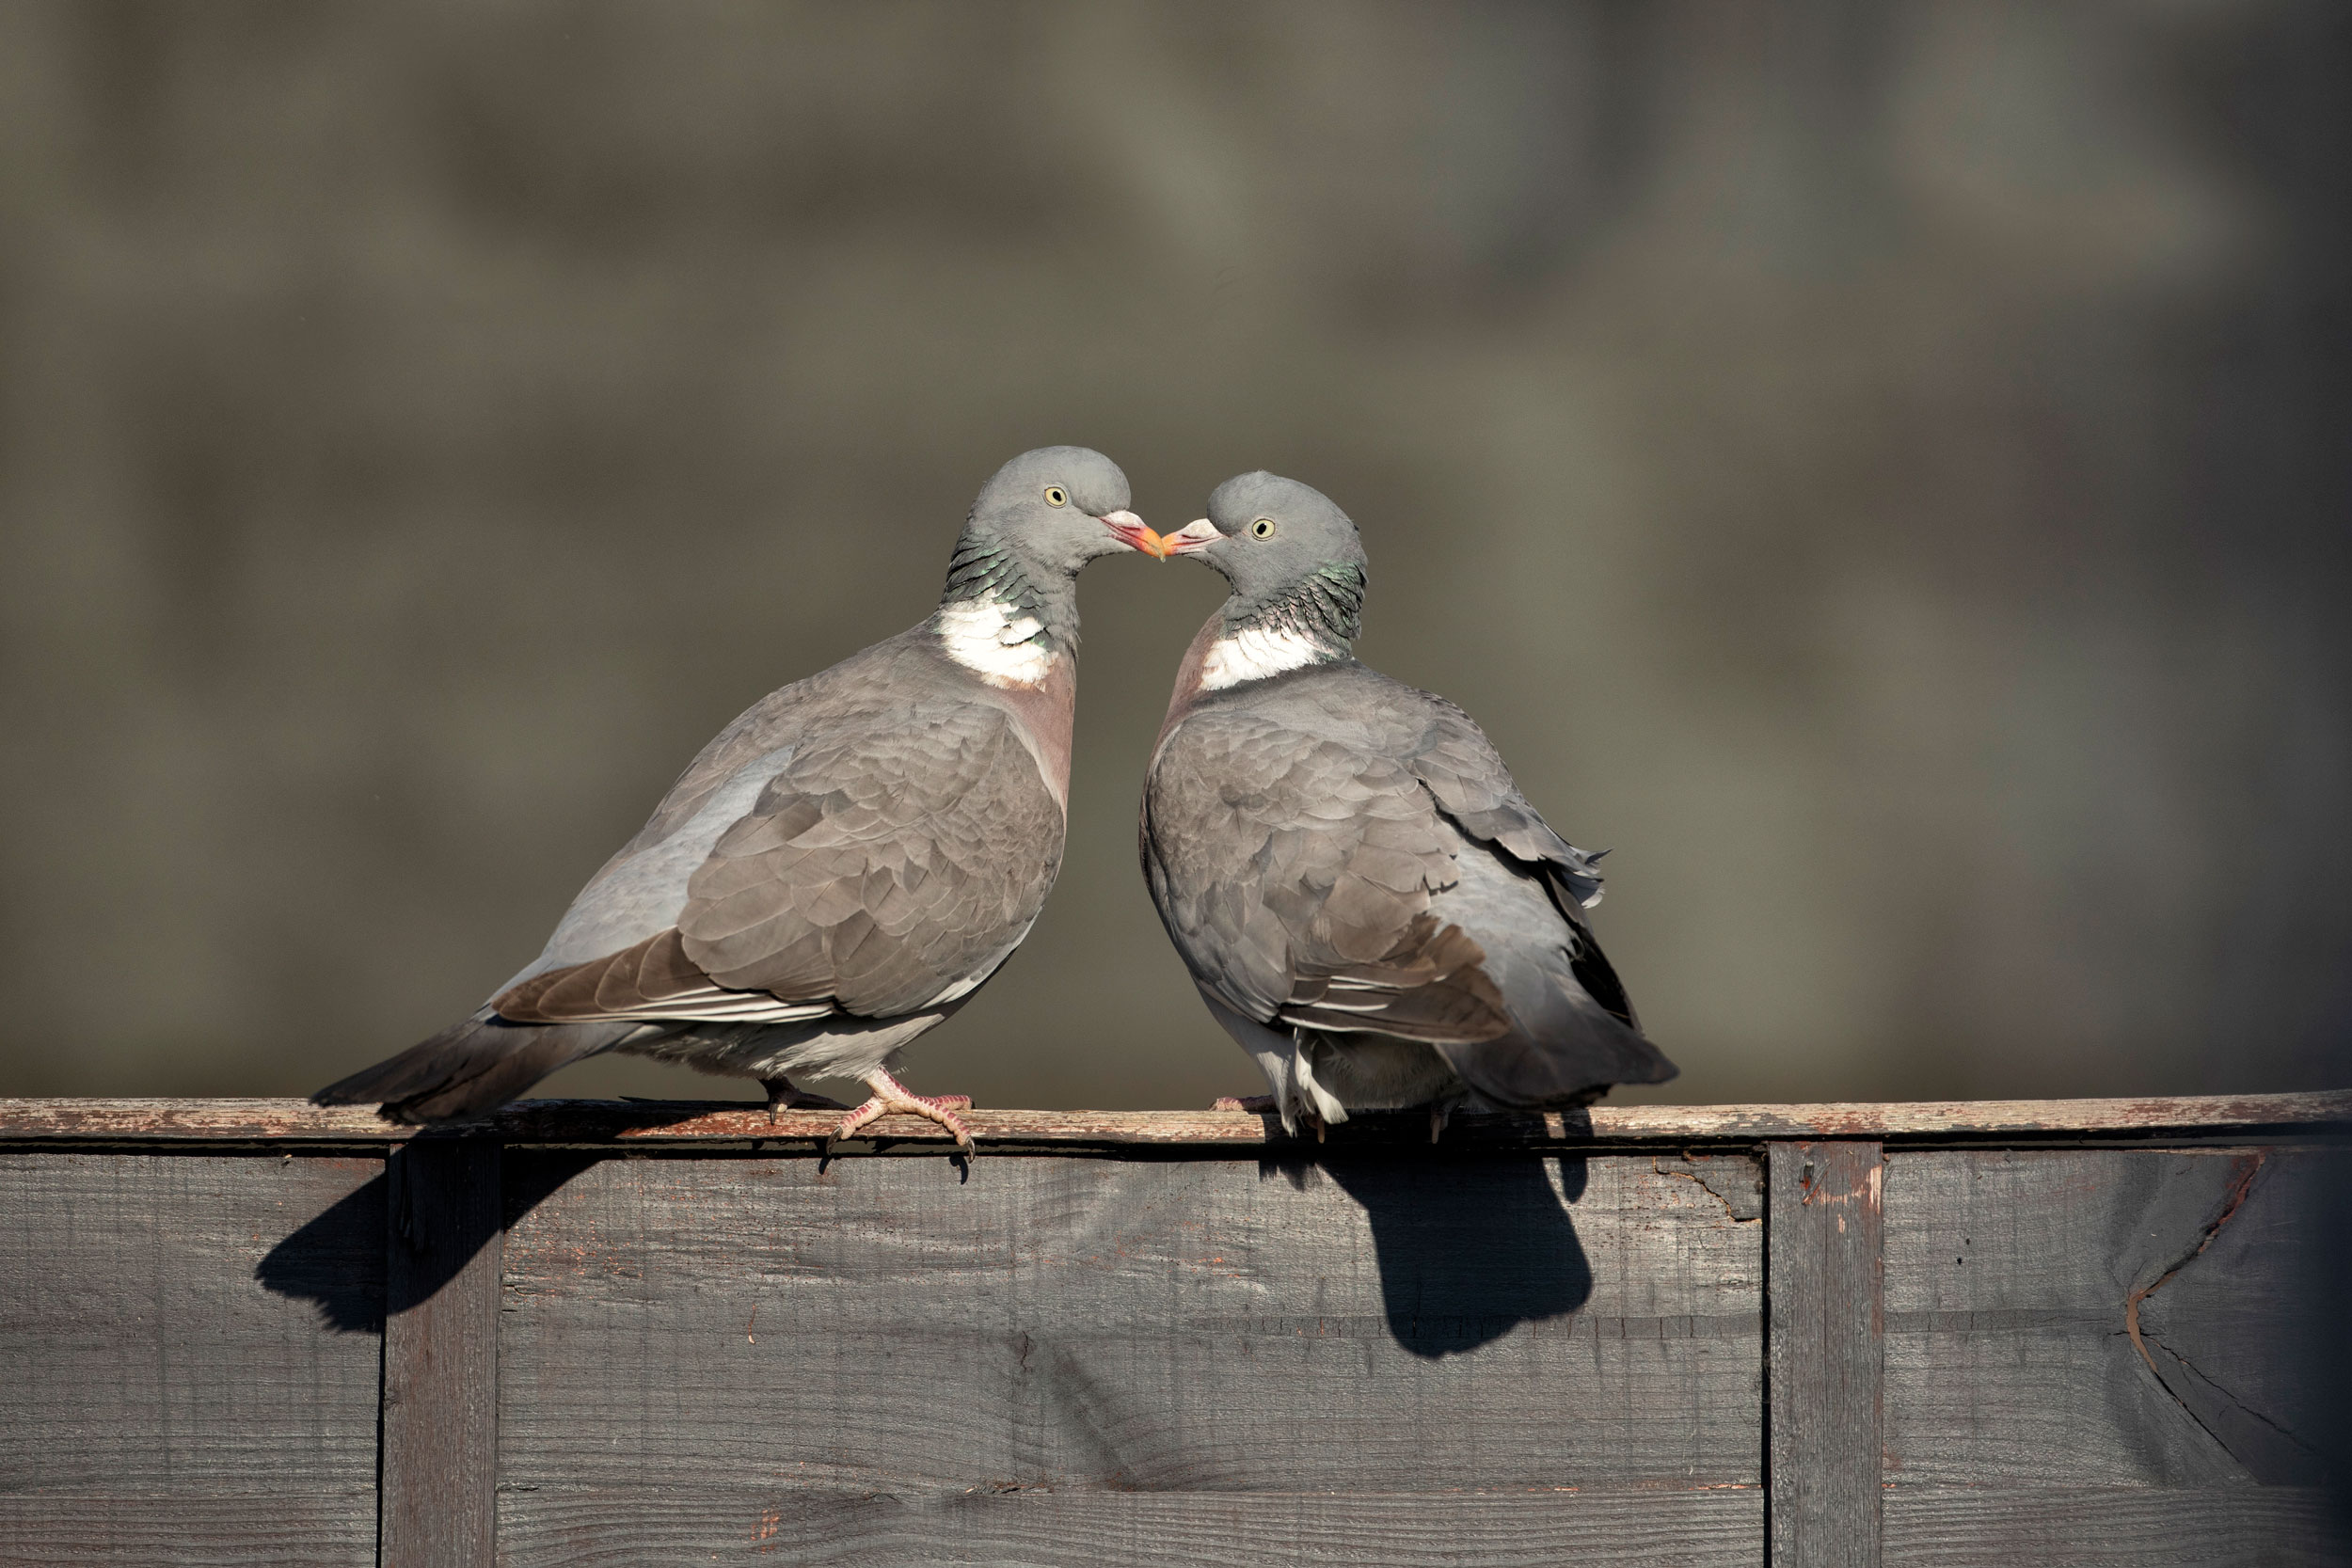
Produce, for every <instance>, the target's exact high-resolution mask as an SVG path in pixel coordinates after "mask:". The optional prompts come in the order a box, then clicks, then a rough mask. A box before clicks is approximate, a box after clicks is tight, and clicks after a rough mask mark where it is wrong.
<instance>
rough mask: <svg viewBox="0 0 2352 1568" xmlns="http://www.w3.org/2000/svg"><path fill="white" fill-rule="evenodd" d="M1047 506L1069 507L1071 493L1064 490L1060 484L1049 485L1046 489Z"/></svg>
mask: <svg viewBox="0 0 2352 1568" xmlns="http://www.w3.org/2000/svg"><path fill="white" fill-rule="evenodd" d="M1045 504H1046V505H1048V506H1068V505H1069V504H1070V492H1069V491H1067V490H1065V489H1063V488H1062V487H1061V486H1060V485H1058V484H1049V485H1047V486H1046V487H1045Z"/></svg>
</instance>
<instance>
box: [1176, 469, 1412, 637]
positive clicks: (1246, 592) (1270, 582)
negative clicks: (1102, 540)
mask: <svg viewBox="0 0 2352 1568" xmlns="http://www.w3.org/2000/svg"><path fill="white" fill-rule="evenodd" d="M1159 543H1160V548H1159V549H1158V550H1156V551H1153V553H1154V554H1163V555H1189V556H1198V557H1199V558H1200V560H1201V561H1203V562H1206V563H1208V564H1209V565H1211V566H1214V567H1216V569H1217V571H1218V572H1220V573H1222V574H1223V575H1224V578H1225V580H1226V581H1227V582H1229V583H1231V584H1232V587H1233V596H1232V601H1231V602H1230V603H1229V605H1228V607H1227V610H1226V619H1227V620H1228V621H1229V622H1232V623H1235V624H1238V623H1241V622H1244V621H1248V620H1251V619H1256V618H1259V617H1262V616H1263V615H1265V614H1268V613H1270V612H1276V613H1280V614H1282V615H1284V616H1287V617H1294V618H1295V617H1296V616H1298V615H1302V614H1303V615H1305V616H1307V617H1308V618H1309V619H1311V620H1312V621H1314V622H1317V623H1319V624H1320V625H1321V626H1324V627H1325V628H1327V630H1329V631H1330V632H1332V633H1335V634H1336V635H1338V636H1339V637H1341V638H1343V639H1352V638H1354V637H1355V635H1356V616H1357V611H1358V610H1359V607H1360V606H1361V605H1362V603H1363V595H1364V580H1365V576H1366V573H1365V566H1366V564H1367V562H1366V561H1365V558H1364V542H1363V540H1362V539H1361V538H1360V537H1359V536H1358V534H1357V532H1356V525H1355V523H1353V522H1352V521H1350V520H1349V518H1348V515H1347V514H1346V513H1344V512H1342V511H1341V510H1340V509H1339V508H1338V507H1337V506H1335V505H1333V504H1332V502H1331V498H1330V497H1328V496H1327V495H1325V494H1324V493H1323V492H1322V491H1320V490H1317V489H1315V488H1314V487H1313V486H1311V485H1307V484H1301V483H1298V481H1296V480H1295V479H1284V478H1282V477H1281V476H1280V475H1279V474H1270V473H1267V472H1265V471H1264V470H1263V469H1260V470H1259V471H1258V472H1256V473H1252V474H1236V475H1234V476H1233V477H1232V479H1229V480H1227V481H1226V482H1225V483H1222V484H1220V485H1218V486H1217V487H1216V489H1215V490H1213V491H1211V492H1210V494H1209V515H1207V516H1205V517H1203V518H1201V519H1200V521H1199V522H1196V523H1194V524H1192V525H1190V526H1189V527H1187V528H1183V529H1179V530H1178V531H1175V532H1174V533H1171V534H1168V535H1167V536H1166V537H1165V538H1163V539H1162V540H1161V541H1160V542H1159ZM1144 547H1145V548H1146V549H1150V548H1151V547H1152V546H1149V545H1146V546H1144Z"/></svg>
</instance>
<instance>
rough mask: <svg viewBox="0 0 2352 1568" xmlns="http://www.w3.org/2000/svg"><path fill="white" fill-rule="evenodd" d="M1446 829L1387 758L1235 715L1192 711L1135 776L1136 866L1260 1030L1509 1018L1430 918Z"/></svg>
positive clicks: (1488, 1026) (1213, 981)
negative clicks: (1143, 773) (1138, 783)
mask: <svg viewBox="0 0 2352 1568" xmlns="http://www.w3.org/2000/svg"><path fill="white" fill-rule="evenodd" d="M1449 836H1452V835H1450V834H1449V833H1448V832H1446V831H1445V829H1444V827H1443V825H1442V824H1441V823H1440V822H1439V821H1438V817H1437V814H1436V812H1435V811H1434V810H1433V809H1432V806H1431V803H1430V800H1429V798H1428V796H1427V795H1426V793H1425V792H1424V790H1423V788H1422V784H1421V783H1420V781H1419V780H1418V779H1416V778H1415V777H1414V776H1413V774H1412V773H1411V772H1410V770H1409V769H1407V768H1406V767H1405V766H1403V765H1402V764H1401V763H1399V762H1398V761H1396V760H1395V759H1393V758H1391V757H1387V756H1383V755H1380V754H1379V753H1377V752H1375V751H1373V750H1371V749H1369V748H1366V747H1363V746H1358V745H1350V744H1347V743H1345V742H1343V741H1340V740H1336V739H1331V738H1328V737H1317V736H1308V735H1302V734H1299V733H1298V732H1296V731H1295V730H1291V729H1288V728H1286V727H1285V726H1283V725H1281V724H1279V723H1276V722H1273V721H1267V720H1263V719H1259V718H1255V717H1253V716H1251V715H1249V714H1248V712H1246V711H1237V710H1226V711H1219V712H1210V713H1197V714H1195V715H1193V716H1192V717H1190V718H1188V719H1186V720H1185V721H1184V723H1183V724H1182V725H1180V726H1179V727H1178V729H1177V730H1176V732H1175V733H1174V734H1173V735H1172V736H1169V739H1168V744H1167V745H1166V746H1165V747H1164V748H1163V749H1162V752H1161V753H1160V755H1159V757H1158V758H1157V759H1155V761H1154V763H1153V766H1152V775H1151V778H1150V781H1149V783H1148V784H1147V786H1146V794H1145V807H1144V824H1143V859H1144V865H1145V875H1146V878H1147V879H1148V880H1149V881H1150V883H1151V885H1152V897H1153V900H1154V902H1155V903H1156V904H1157V905H1158V906H1159V910H1160V916H1161V920H1162V922H1163V924H1165V925H1166V926H1167V927H1168V935H1169V937H1170V938H1171V939H1172V940H1173V941H1174V942H1175V944H1176V947H1177V950H1178V952H1179V953H1181V954H1182V955H1183V957H1184V960H1185V963H1186V965H1187V966H1188V967H1189V968H1190V969H1191V970H1192V972H1193V974H1194V976H1195V977H1196V978H1197V979H1198V980H1199V981H1200V984H1201V985H1202V986H1203V987H1204V988H1206V989H1207V990H1210V991H1211V992H1212V993H1213V994H1215V995H1216V997H1217V998H1218V1000H1219V1001H1221V1002H1222V1003H1223V1004H1224V1005H1225V1006H1229V1007H1232V1009H1233V1010H1234V1011H1236V1012H1238V1013H1240V1014H1242V1015H1243V1016H1245V1017H1248V1018H1253V1019H1256V1020H1258V1021H1259V1022H1266V1023H1276V1022H1279V1023H1284V1024H1289V1025H1293V1026H1299V1027H1307V1028H1316V1029H1327V1030H1333V1031H1357V1032H1362V1031H1372V1032H1377V1033H1381V1034H1389V1035H1395V1036H1397V1037H1402V1038H1406V1039H1418V1040H1423V1041H1427V1042H1430V1043H1436V1042H1438V1041H1471V1040H1480V1039H1489V1038H1493V1037H1497V1036H1499V1035H1502V1034H1503V1033H1505V1032H1506V1031H1507V1030H1508V1029H1509V1027H1510V1020H1509V1018H1508V1016H1507V1014H1506V1013H1505V1011H1504V1009H1503V1006H1502V997H1501V996H1500V994H1499V993H1498V992H1497V991H1496V990H1495V988H1494V986H1493V984H1492V982H1491V981H1489V980H1488V979H1487V977H1486V974H1484V973H1483V972H1482V971H1481V969H1480V959H1481V958H1482V957H1483V955H1482V953H1481V951H1480V949H1479V946H1478V943H1477V942H1474V941H1473V940H1471V938H1470V936H1469V935H1468V934H1467V933H1465V932H1464V931H1463V930H1461V929H1460V927H1456V926H1453V925H1450V924H1448V923H1446V922H1444V921H1442V920H1440V919H1439V918H1438V916H1437V915H1436V914H1435V913H1433V912H1432V909H1431V899H1432V895H1433V894H1435V893H1436V892H1438V890H1440V889H1444V888H1447V887H1451V886H1452V885H1453V884H1454V881H1455V879H1456V875H1455V870H1454V855H1453V853H1452V851H1451V850H1450V848H1449V847H1448V845H1447V839H1448V838H1449Z"/></svg>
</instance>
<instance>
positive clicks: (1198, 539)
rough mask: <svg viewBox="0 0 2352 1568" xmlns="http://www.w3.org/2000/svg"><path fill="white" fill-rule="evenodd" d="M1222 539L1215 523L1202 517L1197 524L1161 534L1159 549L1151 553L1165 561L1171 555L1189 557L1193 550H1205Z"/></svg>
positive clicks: (1222, 536) (1189, 524)
mask: <svg viewBox="0 0 2352 1568" xmlns="http://www.w3.org/2000/svg"><path fill="white" fill-rule="evenodd" d="M1224 537H1225V535H1223V534H1222V533H1219V532H1218V531H1217V528H1216V524H1215V523H1213V522H1211V521H1209V519H1207V518H1206V517H1202V518H1200V520H1199V521H1198V522H1191V523H1186V524H1185V525H1184V527H1183V528H1180V529H1178V530H1177V531H1175V532H1173V533H1163V534H1161V535H1160V538H1159V548H1158V549H1156V550H1153V551H1152V554H1154V555H1156V556H1158V557H1159V558H1160V559H1161V560H1162V561H1166V560H1167V559H1168V557H1169V556H1171V555H1190V554H1191V553H1192V552H1193V551H1195V550H1205V549H1207V548H1208V547H1209V546H1211V545H1214V544H1216V542H1217V541H1218V540H1220V539H1222V538H1224Z"/></svg>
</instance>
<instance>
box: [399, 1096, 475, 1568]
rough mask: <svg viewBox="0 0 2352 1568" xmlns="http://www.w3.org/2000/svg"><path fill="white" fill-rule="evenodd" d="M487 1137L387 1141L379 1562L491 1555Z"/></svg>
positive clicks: (406, 1567)
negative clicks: (393, 1145) (392, 1146)
mask: <svg viewBox="0 0 2352 1568" xmlns="http://www.w3.org/2000/svg"><path fill="white" fill-rule="evenodd" d="M499 1161H500V1150H499V1146H498V1145H497V1144H495V1143H492V1142H490V1141H488V1140H487V1139H481V1138H447V1137H436V1138H420V1139H418V1140H417V1141H415V1142H414V1143H411V1144H409V1145H407V1146H406V1147H405V1148H401V1149H399V1150H397V1151H395V1152H394V1154H393V1155H392V1159H391V1164H390V1169H389V1177H390V1180H391V1191H390V1196H389V1208H388V1213H387V1225H386V1240H385V1251H386V1280H387V1287H388V1288H387V1300H388V1303H389V1315H388V1316H387V1318H386V1320H385V1324H384V1466H383V1488H384V1493H383V1510H382V1515H381V1517H382V1529H383V1534H382V1562H383V1565H384V1568H491V1565H492V1564H493V1563H494V1562H495V1561H496V1560H497V1557H498V1499H497V1485H498V1428H499V1419H498V1416H499V1412H498V1395H499V1382H498V1342H499V1262H500V1237H501V1229H500V1226H501V1218H502V1216H503V1203H502V1201H501V1194H500V1182H499Z"/></svg>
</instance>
